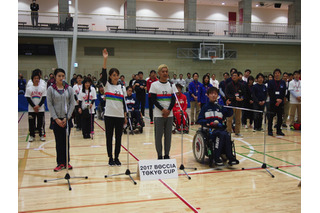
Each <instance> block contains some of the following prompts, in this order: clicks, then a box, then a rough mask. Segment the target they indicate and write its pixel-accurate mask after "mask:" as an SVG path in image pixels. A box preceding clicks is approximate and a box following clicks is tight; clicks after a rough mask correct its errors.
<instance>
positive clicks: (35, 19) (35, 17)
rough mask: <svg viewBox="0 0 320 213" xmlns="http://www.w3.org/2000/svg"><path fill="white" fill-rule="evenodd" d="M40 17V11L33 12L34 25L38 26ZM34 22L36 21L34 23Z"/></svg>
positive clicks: (32, 21)
mask: <svg viewBox="0 0 320 213" xmlns="http://www.w3.org/2000/svg"><path fill="white" fill-rule="evenodd" d="M38 18H39V14H38V12H31V23H32V26H38ZM34 22H36V23H34Z"/></svg>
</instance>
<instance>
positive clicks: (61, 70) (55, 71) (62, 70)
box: [53, 68, 66, 76]
mask: <svg viewBox="0 0 320 213" xmlns="http://www.w3.org/2000/svg"><path fill="white" fill-rule="evenodd" d="M59 72H62V73H63V74H66V72H65V71H64V69H61V68H57V69H55V70H54V73H53V75H54V76H57V74H58V73H59Z"/></svg>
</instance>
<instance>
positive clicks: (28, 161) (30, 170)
mask: <svg viewBox="0 0 320 213" xmlns="http://www.w3.org/2000/svg"><path fill="white" fill-rule="evenodd" d="M188 110H189V109H188ZM146 115H148V111H146ZM145 121H146V127H145V128H144V133H143V134H135V135H130V152H131V155H130V164H129V166H130V170H131V172H136V170H137V165H138V161H139V160H140V159H144V160H146V159H156V157H157V155H156V151H155V147H154V135H153V126H152V125H150V124H149V123H150V120H149V119H148V118H147V117H146V118H145ZM18 123H19V124H18V149H19V150H18V158H19V161H18V162H19V165H18V169H19V176H18V191H19V192H18V195H19V201H18V204H19V212H126V211H129V212H286V213H287V212H300V211H301V188H300V187H298V183H299V181H300V179H301V132H300V131H290V130H283V132H284V133H285V134H286V136H285V137H270V136H267V146H266V163H267V164H268V165H270V166H273V167H279V169H274V168H270V172H271V173H272V174H273V175H274V176H275V178H271V176H270V175H269V174H268V173H267V172H266V171H265V170H264V169H261V165H262V162H263V133H262V132H255V133H254V132H252V129H244V128H242V129H241V134H243V137H241V138H235V137H233V138H234V140H235V146H236V152H237V156H238V160H240V164H239V165H236V166H233V168H231V169H230V168H223V169H221V170H214V169H211V168H209V166H208V165H207V164H199V163H197V162H196V161H195V159H194V157H193V152H192V139H193V136H194V134H195V132H196V130H197V129H198V126H197V125H196V126H192V127H191V130H190V133H189V134H188V135H184V165H185V166H186V167H197V169H198V170H197V171H191V170H188V173H189V174H190V176H191V178H192V179H191V180H188V179H187V177H186V176H185V175H184V174H182V173H183V172H182V171H179V173H180V174H181V175H179V177H178V179H166V180H154V181H143V182H141V181H140V180H139V178H138V177H137V176H136V175H135V174H134V175H133V178H134V179H135V180H136V181H137V185H134V184H133V183H132V181H131V180H130V179H129V177H128V176H126V175H124V176H117V177H108V178H104V176H105V175H110V174H117V173H122V172H125V170H126V168H127V164H126V159H127V158H126V156H127V155H126V150H125V147H126V143H127V136H126V135H123V136H122V146H123V147H122V149H121V153H120V161H121V162H122V166H121V167H108V166H107V164H108V157H107V151H106V146H105V144H106V139H105V133H104V128H105V126H104V122H103V121H100V120H96V124H95V136H94V140H91V139H86V140H85V139H83V138H82V133H81V131H75V129H72V133H71V137H70V143H71V149H70V155H71V161H70V163H71V165H72V166H73V170H71V171H70V175H71V176H88V179H71V186H72V191H69V190H68V185H67V181H66V180H60V181H52V182H48V183H44V180H45V179H54V178H63V177H64V176H65V171H64V170H63V171H60V172H58V173H55V172H53V169H54V167H55V166H56V154H55V142H54V135H53V132H52V131H51V130H50V129H49V128H48V126H49V113H48V112H47V113H46V141H45V142H40V140H39V136H38V135H37V136H36V141H35V142H32V143H29V142H26V139H27V134H28V116H27V112H26V113H23V112H19V113H18ZM180 141H181V135H179V134H175V135H173V136H172V147H171V153H170V156H171V158H176V159H177V165H178V166H179V165H180V164H181V158H180V156H181V155H180V149H181V144H180ZM242 168H247V170H242ZM249 168H252V169H249Z"/></svg>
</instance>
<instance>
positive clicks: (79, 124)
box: [74, 105, 82, 129]
mask: <svg viewBox="0 0 320 213" xmlns="http://www.w3.org/2000/svg"><path fill="white" fill-rule="evenodd" d="M79 108H80V106H79V105H77V106H75V108H74V123H75V124H77V128H78V129H81V128H82V122H81V117H82V116H81V114H80V113H79V111H78V110H79Z"/></svg>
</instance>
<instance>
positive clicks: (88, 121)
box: [81, 114, 94, 138]
mask: <svg viewBox="0 0 320 213" xmlns="http://www.w3.org/2000/svg"><path fill="white" fill-rule="evenodd" d="M93 124H94V114H90V116H87V117H85V116H81V128H82V135H83V137H88V138H89V137H90V133H91V131H94V125H93Z"/></svg>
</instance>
